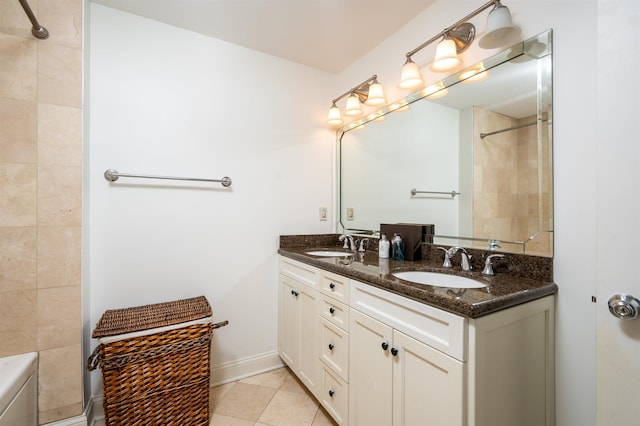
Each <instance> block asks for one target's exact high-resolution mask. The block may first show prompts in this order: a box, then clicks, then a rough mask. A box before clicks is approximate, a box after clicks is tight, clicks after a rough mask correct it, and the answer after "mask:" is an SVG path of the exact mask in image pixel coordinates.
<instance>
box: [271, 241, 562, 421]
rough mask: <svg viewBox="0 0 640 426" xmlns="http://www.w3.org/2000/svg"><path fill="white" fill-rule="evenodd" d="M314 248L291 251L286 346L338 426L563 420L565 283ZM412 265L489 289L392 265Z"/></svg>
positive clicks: (287, 252) (285, 268)
mask: <svg viewBox="0 0 640 426" xmlns="http://www.w3.org/2000/svg"><path fill="white" fill-rule="evenodd" d="M334 249H336V250H340V248H336V247H334ZM308 252H309V247H286V248H283V247H282V246H281V248H280V250H279V254H280V257H279V281H278V282H279V285H278V301H279V310H278V315H279V317H278V323H279V337H278V351H279V354H280V356H281V358H282V359H283V361H284V362H285V363H286V364H287V365H288V366H289V367H290V369H291V370H292V371H293V372H294V373H295V374H296V375H297V377H298V378H299V379H300V380H301V381H302V383H303V384H304V385H305V386H306V387H307V388H308V389H309V391H310V392H311V393H313V395H314V396H315V397H316V398H317V399H318V400H319V401H320V403H321V404H322V405H323V406H324V407H325V408H326V410H327V411H328V412H329V413H330V415H331V416H332V417H333V419H334V420H335V421H336V422H337V423H338V424H340V425H354V426H355V425H366V426H372V425H381V426H388V425H438V426H446V425H460V426H462V425H465V426H466V425H468V426H513V425H518V426H526V425H532V426H533V425H536V426H539V425H553V424H554V406H553V401H554V385H553V381H554V379H553V377H554V362H553V352H554V348H553V345H554V324H553V321H554V294H555V292H556V291H557V287H556V285H555V284H553V283H552V282H548V281H540V280H532V279H527V278H522V277H512V276H506V275H504V274H502V276H501V275H500V274H498V275H496V276H494V277H484V276H482V275H481V274H480V273H479V272H475V271H472V272H465V273H463V274H462V273H460V272H459V271H457V270H442V269H440V268H438V267H437V266H434V265H433V264H430V263H428V262H425V261H417V262H395V261H393V260H384V261H382V262H381V261H380V260H379V259H378V256H377V253H376V252H367V253H363V254H361V253H354V254H353V255H352V256H349V257H324V256H314V255H310V254H307V253H308ZM409 269H411V270H416V269H418V270H429V271H433V272H436V273H446V274H450V273H456V274H458V275H465V276H467V277H470V278H473V279H474V280H479V281H481V282H483V283H484V284H485V286H484V287H482V288H476V289H471V288H469V289H457V288H450V287H438V286H431V285H420V284H415V283H412V282H408V281H404V280H400V279H398V278H395V277H394V276H393V275H392V274H391V273H392V272H394V271H398V270H409Z"/></svg>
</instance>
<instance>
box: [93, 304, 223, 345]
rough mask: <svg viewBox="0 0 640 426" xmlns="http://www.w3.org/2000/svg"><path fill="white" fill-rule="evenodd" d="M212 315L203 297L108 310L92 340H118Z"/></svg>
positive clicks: (95, 330) (94, 331)
mask: <svg viewBox="0 0 640 426" xmlns="http://www.w3.org/2000/svg"><path fill="white" fill-rule="evenodd" d="M211 315H212V313H211V305H209V301H208V300H207V298H206V297H204V296H198V297H193V298H190V299H182V300H175V301H172V302H164V303H155V304H151V305H144V306H135V307H132V308H123V309H109V310H107V311H105V313H104V314H103V315H102V317H101V318H100V320H99V321H98V323H97V324H96V327H95V329H94V330H93V333H92V334H91V337H93V338H100V337H105V336H115V335H118V334H124V333H131V332H134V331H141V330H147V329H149V328H157V327H164V326H168V325H174V324H180V323H183V322H187V321H193V320H197V319H201V318H206V317H210V316H211Z"/></svg>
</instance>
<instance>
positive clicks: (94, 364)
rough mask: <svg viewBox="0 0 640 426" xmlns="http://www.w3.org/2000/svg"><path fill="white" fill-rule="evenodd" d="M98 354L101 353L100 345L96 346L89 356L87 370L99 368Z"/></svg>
mask: <svg viewBox="0 0 640 426" xmlns="http://www.w3.org/2000/svg"><path fill="white" fill-rule="evenodd" d="M98 355H100V345H98V346H96V348H95V349H94V350H93V352H92V353H91V355H90V356H89V359H87V370H89V371H93V370H95V369H96V368H98V363H99V362H100V361H99V360H98Z"/></svg>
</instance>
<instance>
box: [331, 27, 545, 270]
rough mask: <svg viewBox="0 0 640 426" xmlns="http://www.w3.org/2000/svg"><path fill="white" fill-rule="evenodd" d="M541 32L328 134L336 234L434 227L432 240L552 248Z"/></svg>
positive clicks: (536, 251) (538, 250)
mask: <svg viewBox="0 0 640 426" xmlns="http://www.w3.org/2000/svg"><path fill="white" fill-rule="evenodd" d="M551 36H552V33H551V30H549V31H546V32H545V33H542V34H540V35H538V36H536V37H533V38H531V39H529V40H527V41H524V42H521V43H518V44H517V45H515V46H512V47H510V48H508V49H505V50H504V51H503V52H501V53H499V54H497V55H494V56H492V57H490V58H487V59H486V60H484V61H482V62H481V63H479V64H476V65H474V66H472V67H468V68H466V69H465V70H463V71H468V70H474V71H475V72H476V74H475V77H476V78H467V79H463V78H464V77H461V76H462V75H463V71H458V72H456V73H455V74H454V75H450V76H448V77H447V78H445V79H444V80H442V81H441V82H440V84H441V87H442V89H441V90H439V91H438V92H435V93H432V94H429V92H427V91H426V89H423V90H422V91H421V92H416V93H413V94H411V95H410V96H408V97H407V98H405V100H403V101H402V102H399V103H396V104H393V105H389V106H387V107H385V108H383V109H382V110H381V111H379V112H378V113H376V114H373V115H370V116H368V118H366V119H362V120H359V121H357V122H355V123H351V125H349V126H347V127H345V128H344V129H342V130H341V131H340V132H338V135H339V149H340V166H339V172H340V203H339V204H340V223H341V226H342V228H343V230H344V231H345V232H351V233H357V232H363V231H368V232H373V233H375V232H377V231H378V230H379V229H380V224H382V223H420V224H434V225H435V234H434V235H433V242H434V243H437V244H445V245H453V244H455V245H460V246H464V247H476V248H485V249H496V250H500V251H508V252H516V253H524V254H532V255H540V256H549V257H551V256H553V205H552V202H553V193H552V190H553V182H552V169H553V168H552V151H553V150H552V93H551V83H552V81H551V80H552V79H551V67H552V61H551V56H552V55H551V51H552V47H551V39H552V37H551ZM483 70H484V72H482V71H483ZM441 95H443V96H441ZM376 115H378V116H384V119H383V120H380V119H379V118H378V119H374V117H375V116H376Z"/></svg>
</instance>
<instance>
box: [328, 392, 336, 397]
mask: <svg viewBox="0 0 640 426" xmlns="http://www.w3.org/2000/svg"><path fill="white" fill-rule="evenodd" d="M335 394H336V393H335V392H334V391H332V390H330V391H329V396H330V397H331V398H333V395H335Z"/></svg>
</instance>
